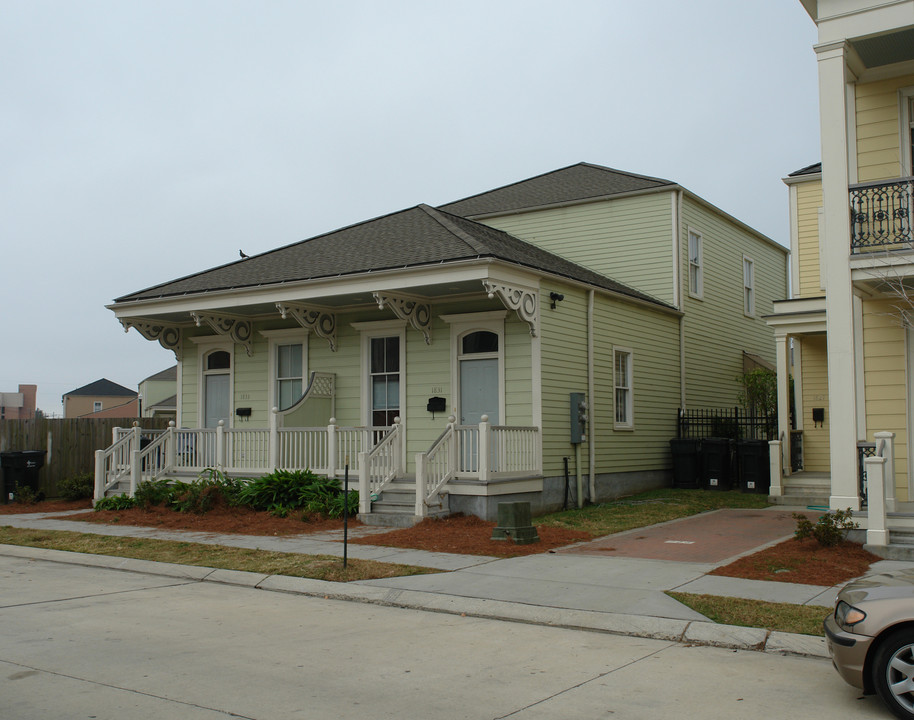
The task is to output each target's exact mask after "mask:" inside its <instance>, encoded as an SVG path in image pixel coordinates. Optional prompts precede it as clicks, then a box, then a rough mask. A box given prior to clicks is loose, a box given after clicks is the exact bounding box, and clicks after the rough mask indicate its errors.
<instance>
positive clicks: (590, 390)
mask: <svg viewBox="0 0 914 720" xmlns="http://www.w3.org/2000/svg"><path fill="white" fill-rule="evenodd" d="M593 305H594V291H593V288H591V289H590V292H589V293H588V294H587V419H588V421H589V422H588V423H587V442H588V444H589V446H590V456H589V458H588V460H589V465H590V482H589V483H588V484H589V486H590V487H589V493H590V502H596V501H597V474H596V469H595V466H596V462H597V448H596V444H595V443H596V437H597V433H596V431H595V430H594V416H595V414H596V413H594V406H595V405H596V402H595V400H594V392H595V383H594V351H593Z"/></svg>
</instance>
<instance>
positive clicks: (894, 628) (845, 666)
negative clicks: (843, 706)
mask: <svg viewBox="0 0 914 720" xmlns="http://www.w3.org/2000/svg"><path fill="white" fill-rule="evenodd" d="M825 641H826V644H827V645H828V652H829V654H830V655H831V658H832V662H833V663H834V665H835V669H836V670H837V671H838V673H839V674H840V675H841V677H842V678H844V680H845V681H847V682H848V683H850V684H851V685H853V686H854V687H858V688H860V689H862V690H863V691H864V693H869V694H872V693H874V692H875V693H878V694H879V696H880V697H881V698H882V700H883V701H884V702H885V704H886V705H887V706H888V708H889V710H891V711H892V713H893V714H894V715H895V716H896V717H899V718H903V719H910V718H914V569H912V570H901V571H894V572H887V573H882V574H879V575H871V576H869V577H866V578H861V579H860V580H855V581H854V582H852V583H849V584H848V585H846V586H845V587H844V588H843V589H842V590H841V592H840V593H838V598H837V600H836V602H835V611H834V613H832V614H831V615H829V616H828V617H827V618H826V619H825Z"/></svg>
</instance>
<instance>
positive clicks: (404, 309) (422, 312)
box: [372, 292, 432, 345]
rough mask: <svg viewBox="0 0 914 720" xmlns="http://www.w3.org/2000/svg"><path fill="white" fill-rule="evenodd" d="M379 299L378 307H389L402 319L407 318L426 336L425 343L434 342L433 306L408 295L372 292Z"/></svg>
mask: <svg viewBox="0 0 914 720" xmlns="http://www.w3.org/2000/svg"><path fill="white" fill-rule="evenodd" d="M372 295H374V299H375V300H377V301H378V307H379V308H380V309H381V310H383V309H384V308H385V307H389V308H390V309H391V311H392V312H393V314H394V315H396V316H397V317H398V318H400V320H406V322H408V323H409V324H410V326H412V327H413V328H414V329H415V330H418V331H419V332H421V333H422V334H423V335H424V336H425V344H426V345H431V344H432V330H431V328H432V306H431V305H430V304H429V303H426V302H422V301H421V300H418V299H416V298H411V297H408V296H406V295H391V294H389V293H380V292H376V293H372Z"/></svg>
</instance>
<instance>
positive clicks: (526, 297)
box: [482, 280, 539, 337]
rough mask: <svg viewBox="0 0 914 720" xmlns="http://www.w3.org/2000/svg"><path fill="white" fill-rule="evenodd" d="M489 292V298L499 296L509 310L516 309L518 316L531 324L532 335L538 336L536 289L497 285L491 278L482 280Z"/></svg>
mask: <svg viewBox="0 0 914 720" xmlns="http://www.w3.org/2000/svg"><path fill="white" fill-rule="evenodd" d="M482 285H483V287H484V288H485V289H486V292H487V293H488V294H489V299H492V298H494V297H496V296H497V297H498V299H499V300H501V302H502V304H503V305H504V306H505V307H506V308H508V309H509V310H514V312H516V313H517V317H519V318H520V319H521V320H523V321H524V322H525V323H527V325H529V326H530V335H531V336H532V337H536V335H537V333H538V332H539V301H538V299H537V294H536V291H535V290H531V289H530V288H524V287H512V286H510V285H497V284H495V283H493V282H490V281H489V280H483V281H482Z"/></svg>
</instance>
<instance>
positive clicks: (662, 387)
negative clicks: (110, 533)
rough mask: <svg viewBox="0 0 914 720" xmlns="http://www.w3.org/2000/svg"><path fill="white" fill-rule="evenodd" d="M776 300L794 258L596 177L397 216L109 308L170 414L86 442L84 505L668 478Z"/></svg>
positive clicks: (395, 510)
mask: <svg viewBox="0 0 914 720" xmlns="http://www.w3.org/2000/svg"><path fill="white" fill-rule="evenodd" d="M786 291H787V250H786V249H785V248H783V247H782V246H780V245H778V244H776V243H774V242H773V241H771V240H770V239H768V238H767V237H765V236H763V235H761V234H759V233H758V232H756V231H754V230H752V229H751V228H749V227H747V226H746V225H744V224H743V223H741V222H739V221H738V220H736V219H735V218H733V217H731V216H729V215H727V214H726V213H724V212H722V211H721V210H719V209H717V208H715V207H714V206H712V205H710V204H709V203H707V202H705V201H704V200H702V199H701V198H698V197H697V196H695V195H694V194H692V193H690V192H689V191H687V190H685V189H684V188H682V187H681V186H679V185H677V184H676V183H673V182H670V181H668V180H662V179H658V178H652V177H646V176H642V175H635V174H632V173H626V172H620V171H617V170H612V169H610V168H606V167H601V166H598V165H592V164H587V163H581V164H577V165H572V166H570V167H566V168H563V169H560V170H556V171H553V172H549V173H546V174H544V175H540V176H537V177H534V178H530V179H528V180H523V181H521V182H518V183H514V184H512V185H508V186H505V187H502V188H498V189H496V190H492V191H489V192H485V193H481V194H479V195H475V196H472V197H469V198H466V199H463V200H459V201H457V202H454V203H451V204H448V205H444V206H442V207H438V208H433V207H429V206H427V205H418V206H416V207H413V208H410V209H407V210H402V211H399V212H394V213H391V214H390V215H385V216H383V217H378V218H375V219H373V220H368V221H365V222H363V223H359V224H356V225H352V226H350V227H346V228H342V229H340V230H335V231H332V232H329V233H326V234H324V235H319V236H317V237H314V238H311V239H308V240H304V241H302V242H299V243H295V244H293V245H289V246H286V247H282V248H279V249H276V250H273V251H270V252H266V253H263V254H261V255H257V256H253V257H250V258H245V259H242V260H239V261H238V262H234V263H231V264H228V265H223V266H221V267H217V268H213V269H211V270H206V271H204V272H200V273H196V274H193V275H188V276H186V277H182V278H180V279H178V280H173V281H170V282H166V283H163V284H161V285H157V286H155V287H152V288H148V289H145V290H141V291H138V292H135V293H130V294H128V295H125V296H123V297H120V298H118V299H117V300H115V301H114V303H113V304H112V305H110V306H109V307H110V309H111V310H113V311H114V313H115V315H116V316H117V318H118V319H119V320H120V322H121V323H122V324H123V325H124V327H125V328H126V329H129V328H135V329H136V330H137V331H138V332H140V333H141V334H142V335H143V336H144V337H146V338H148V339H150V340H156V341H158V342H159V343H161V344H162V345H163V346H164V347H166V348H169V349H171V350H173V351H174V353H175V357H176V358H177V361H178V401H177V406H178V418H177V422H176V426H175V427H174V428H172V429H170V430H168V431H166V432H164V433H161V434H160V435H152V434H149V435H147V436H146V437H147V442H145V443H143V445H144V447H143V449H142V450H141V449H140V448H139V445H140V441H141V439H142V437H143V436H144V433H145V431H143V430H142V429H141V428H135V429H133V430H129V431H126V430H125V431H124V432H123V433H122V435H121V437H120V438H119V440H118V441H117V442H116V443H115V444H114V445H113V446H112V447H111V448H109V449H108V450H107V451H102V452H100V453H99V455H98V456H97V458H96V494H97V495H98V496H101V495H103V494H105V493H108V492H117V491H127V492H129V491H131V489H132V488H133V487H135V484H136V483H137V482H139V481H141V480H142V479H144V478H149V477H152V476H162V475H164V476H176V475H180V474H182V473H183V474H192V473H196V472H199V471H200V470H202V469H204V468H206V467H218V468H219V469H221V470H223V471H224V472H226V473H229V474H231V475H235V476H251V475H255V474H258V473H263V472H269V471H270V470H272V469H273V468H277V467H284V468H286V467H291V468H301V467H308V468H311V469H312V470H314V471H317V472H321V473H328V474H330V475H335V476H340V477H342V476H343V474H344V473H345V471H346V468H347V467H348V469H349V473H350V477H351V478H352V482H353V483H355V481H356V479H357V480H358V483H359V488H360V490H361V493H360V503H361V513H362V517H363V519H365V520H367V521H372V520H374V521H377V522H392V523H393V522H410V521H413V520H414V519H415V518H417V517H424V516H426V515H428V514H433V513H441V512H465V513H472V514H476V515H479V516H481V517H484V518H494V516H495V514H496V511H497V504H498V503H499V502H504V501H509V500H529V501H531V502H532V504H533V509H534V512H542V511H545V510H548V509H554V508H557V507H560V506H561V505H562V504H563V503H564V502H565V501H566V497H569V495H568V494H566V487H567V488H568V493H570V498H571V501H572V502H579V501H583V500H584V499H585V498H587V499H591V500H601V499H607V498H612V497H618V496H620V495H623V494H628V493H631V492H635V491H638V490H641V489H646V488H650V487H658V486H662V485H665V484H668V483H669V479H670V468H671V458H670V451H669V440H670V439H671V438H672V437H674V436H675V435H676V423H677V412H678V409H679V408H680V407H688V406H711V407H728V406H732V405H734V404H736V393H737V391H738V389H739V384H738V382H737V376H738V375H739V374H740V373H742V372H743V369H744V362H745V358H746V357H748V356H751V357H754V358H760V359H762V361H765V360H768V361H773V360H774V339H773V334H772V331H771V329H769V328H768V327H767V326H766V324H765V322H764V320H762V319H761V318H762V316H763V315H765V314H767V313H770V312H771V307H772V301H773V299H774V298H780V297H783V296H784V295H785V293H786ZM566 467H567V475H566ZM566 478H567V479H566Z"/></svg>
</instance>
